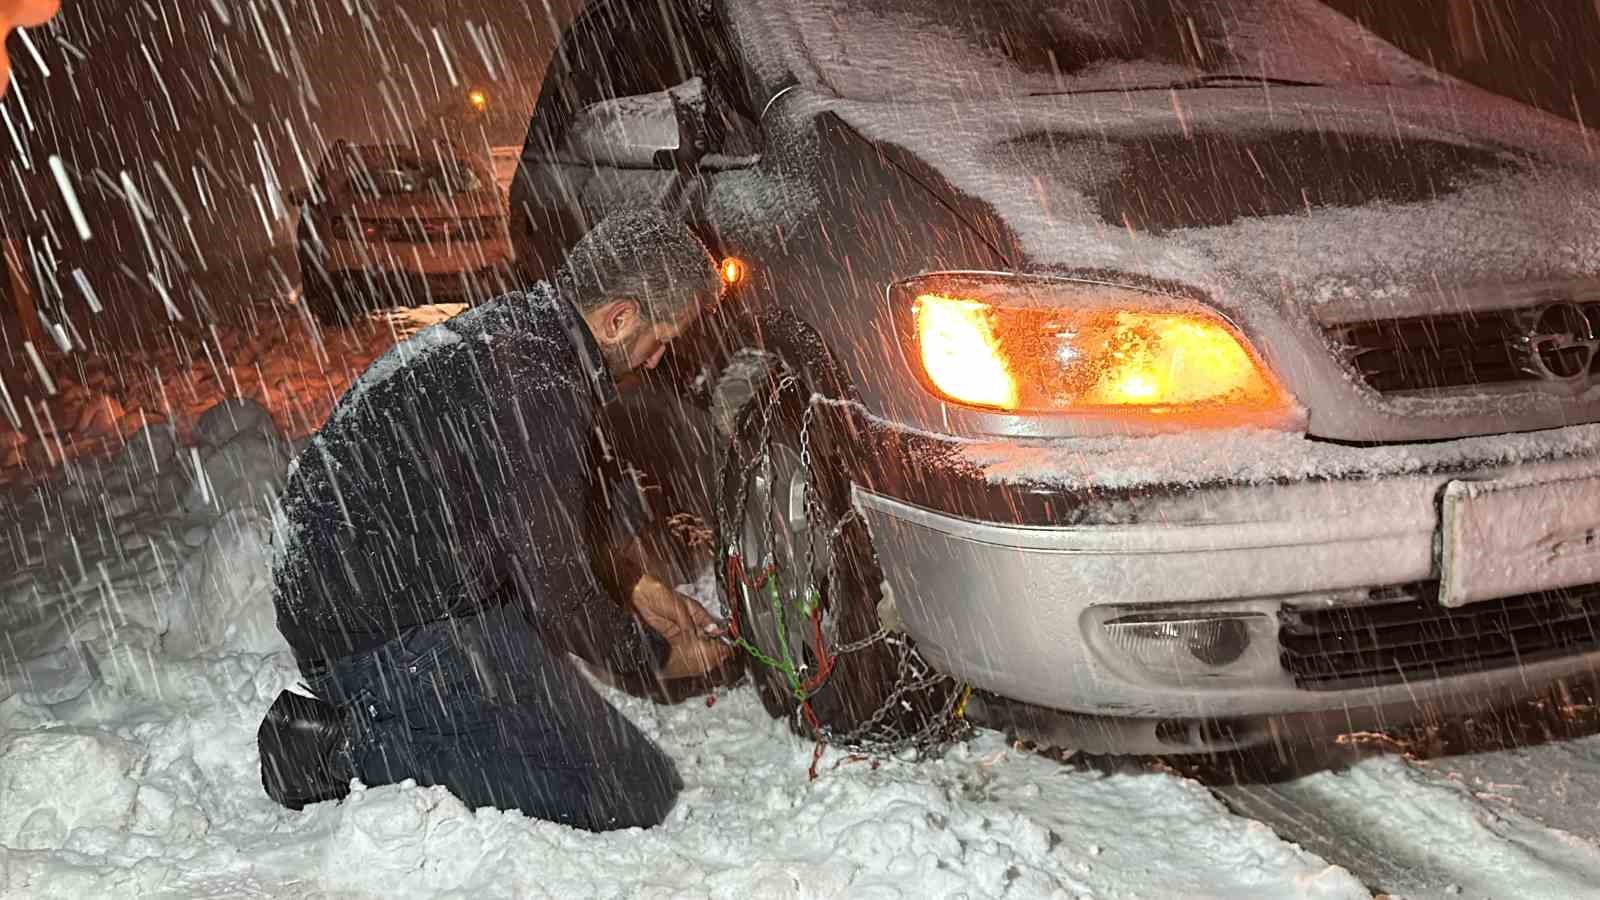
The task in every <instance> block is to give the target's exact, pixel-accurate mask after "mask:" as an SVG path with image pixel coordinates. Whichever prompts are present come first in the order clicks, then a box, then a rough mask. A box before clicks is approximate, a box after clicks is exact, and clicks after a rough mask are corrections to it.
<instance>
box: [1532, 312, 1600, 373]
mask: <svg viewBox="0 0 1600 900" xmlns="http://www.w3.org/2000/svg"><path fill="white" fill-rule="evenodd" d="M1590 315H1591V314H1590V313H1586V312H1585V311H1584V309H1583V307H1581V306H1579V305H1578V304H1576V303H1550V304H1546V305H1545V306H1541V307H1538V308H1536V309H1532V310H1528V311H1527V312H1525V313H1523V314H1522V315H1521V316H1520V317H1519V319H1520V321H1518V322H1517V328H1518V330H1519V331H1520V334H1518V336H1517V339H1516V343H1517V345H1518V347H1519V348H1520V350H1521V353H1520V354H1519V355H1520V356H1521V357H1522V360H1521V365H1522V369H1523V370H1524V371H1526V372H1527V373H1528V374H1530V375H1536V376H1538V377H1539V378H1542V379H1544V380H1545V381H1557V382H1564V383H1567V384H1574V385H1577V384H1580V383H1586V382H1587V381H1588V376H1589V371H1590V369H1591V367H1592V366H1593V365H1594V361H1595V355H1596V351H1597V350H1600V311H1597V312H1595V313H1594V318H1593V319H1591V317H1590Z"/></svg>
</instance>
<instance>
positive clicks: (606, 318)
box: [595, 297, 639, 344]
mask: <svg viewBox="0 0 1600 900" xmlns="http://www.w3.org/2000/svg"><path fill="white" fill-rule="evenodd" d="M601 311H602V313H603V315H602V316H601V319H600V332H601V333H600V334H597V335H595V337H597V338H599V340H600V342H601V343H604V344H609V343H615V342H616V341H619V340H622V339H624V338H626V337H627V336H628V335H629V334H630V333H632V331H633V329H634V326H635V325H636V324H637V322H638V320H639V302H638V301H637V300H633V299H631V298H628V297H620V298H618V299H615V300H611V301H608V302H607V303H606V305H605V306H603V307H602V308H601Z"/></svg>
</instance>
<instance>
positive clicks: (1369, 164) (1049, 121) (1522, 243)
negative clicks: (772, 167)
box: [824, 84, 1600, 315]
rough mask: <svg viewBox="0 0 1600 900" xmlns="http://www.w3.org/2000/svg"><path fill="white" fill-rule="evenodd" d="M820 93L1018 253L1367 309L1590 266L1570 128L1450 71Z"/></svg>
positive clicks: (1583, 183)
mask: <svg viewBox="0 0 1600 900" xmlns="http://www.w3.org/2000/svg"><path fill="white" fill-rule="evenodd" d="M824 105H825V106H826V108H827V109H828V110H829V111H831V112H834V113H835V114H837V115H838V116H840V117H841V118H842V119H843V120H844V121H845V122H846V123H847V124H848V125H850V126H851V127H852V128H854V129H855V130H857V131H858V132H860V133H861V134H862V135H863V136H865V137H867V138H869V139H871V140H873V141H876V142H880V143H885V144H891V145H896V146H899V147H902V148H904V149H905V150H907V151H909V152H911V153H912V154H914V155H916V156H917V157H918V158H919V159H921V160H923V161H924V162H926V163H927V164H928V165H930V166H931V167H932V168H933V169H935V170H936V171H937V172H938V174H939V175H940V176H942V177H943V178H944V179H945V180H946V181H947V182H948V183H949V185H950V186H951V187H952V188H953V189H954V190H956V191H959V192H961V193H963V194H966V195H969V196H970V197H972V198H975V199H977V200H979V201H981V202H982V203H983V204H986V205H987V206H988V207H990V208H992V209H993V210H994V213H995V216H996V218H997V219H998V224H999V225H1000V226H1001V230H1002V231H1003V232H1005V233H1008V234H1009V235H1011V236H1012V237H1013V238H1014V241H1015V244H1014V247H1013V248H1012V249H1013V252H1014V253H1017V254H1020V258H1018V259H1015V260H1013V262H1014V263H1015V265H1016V267H1017V268H1018V269H1020V270H1024V271H1030V270H1031V271H1049V270H1072V269H1076V270H1101V271H1110V272H1120V273H1127V274H1129V275H1133V276H1142V277H1149V278H1159V279H1166V280H1171V281H1176V282H1181V283H1184V284H1188V285H1191V286H1194V287H1196V288H1200V289H1202V290H1206V291H1208V292H1210V293H1211V294H1212V296H1213V297H1215V298H1216V299H1217V301H1218V302H1219V303H1222V304H1223V305H1226V306H1231V307H1237V306H1241V305H1253V304H1260V303H1280V304H1293V305H1309V306H1317V305H1321V304H1327V303H1330V302H1333V301H1343V302H1352V301H1353V302H1357V303H1362V304H1375V305H1377V306H1375V308H1374V309H1373V311H1374V312H1375V313H1378V314H1380V315H1381V314H1383V310H1382V308H1381V305H1382V304H1400V305H1401V307H1402V308H1403V307H1404V305H1405V303H1406V299H1407V298H1410V297H1412V296H1413V295H1415V294H1416V293H1417V292H1419V291H1424V290H1428V289H1437V288H1438V287H1439V286H1440V285H1447V286H1462V285H1473V284H1485V283H1508V282H1513V283H1514V282H1524V281H1545V280H1552V279H1570V278H1578V277H1588V276H1593V275H1596V274H1600V227H1597V226H1600V166H1596V165H1595V163H1594V162H1593V160H1592V159H1591V158H1590V157H1589V155H1588V147H1587V145H1586V142H1585V138H1584V135H1583V133H1582V132H1581V131H1580V130H1579V129H1578V128H1577V127H1576V126H1570V125H1568V124H1567V123H1564V122H1562V121H1560V120H1557V119H1555V118H1553V117H1550V116H1547V115H1545V114H1543V113H1539V112H1537V111H1535V110H1532V109H1528V108H1525V107H1521V106H1519V105H1517V104H1514V103H1510V102H1509V101H1504V100H1501V99H1499V98H1495V97H1493V96H1491V95H1488V94H1486V93H1484V92H1481V91H1478V90H1476V89H1473V88H1468V87H1466V86H1463V85H1459V84H1443V85H1421V86H1410V87H1394V86H1348V85H1342V86H1338V87H1284V86H1261V85H1250V86H1248V87H1223V88H1208V89H1199V90H1147V91H1132V92H1121V91H1116V92H1097V93H1088V94H1074V95H1054V96H1039V97H1019V98H991V99H988V100H985V101H982V102H971V103H955V104H952V103H938V104H905V103H876V102H861V101H848V100H830V101H825V102H824ZM1398 312H1400V309H1399V308H1397V309H1395V310H1393V312H1391V313H1390V314H1394V313H1398Z"/></svg>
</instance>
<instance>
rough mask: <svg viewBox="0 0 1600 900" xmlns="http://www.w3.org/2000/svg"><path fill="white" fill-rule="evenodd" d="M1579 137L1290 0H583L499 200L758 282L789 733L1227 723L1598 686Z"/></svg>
mask: <svg viewBox="0 0 1600 900" xmlns="http://www.w3.org/2000/svg"><path fill="white" fill-rule="evenodd" d="M1593 143H1594V139H1593V135H1592V134H1591V133H1589V132H1586V131H1585V130H1584V129H1583V128H1582V127H1581V126H1579V125H1578V124H1575V123H1571V122H1568V121H1565V120H1562V119H1558V118H1556V117H1554V116H1551V115H1548V114H1546V113H1543V112H1540V111H1537V110H1534V109H1532V108H1529V107H1526V106H1523V105H1521V104H1518V103H1515V102H1513V101H1511V100H1508V99H1505V98H1501V97H1497V96H1494V95H1492V94H1489V93H1487V92H1485V91H1483V90H1480V89H1478V88H1475V87H1472V86H1470V85H1468V84H1465V83H1463V82H1461V81H1458V80H1456V79H1453V78H1451V77H1448V76H1446V75H1444V74H1442V73H1440V72H1438V71H1436V70H1435V69H1433V68H1430V67H1429V66H1427V65H1424V64H1423V63H1421V62H1419V61H1417V60H1415V59H1412V58H1410V57H1407V56H1405V55H1404V54H1402V53H1400V52H1399V51H1398V50H1396V49H1395V48H1393V47H1392V46H1390V45H1388V44H1386V43H1385V42H1383V41H1382V40H1380V39H1379V38H1377V37H1376V36H1375V35H1373V34H1371V33H1369V32H1367V31H1366V30H1364V29H1363V28H1361V27H1360V26H1359V25H1357V24H1356V23H1355V22H1354V21H1352V20H1351V19H1349V18H1347V17H1345V16H1343V15H1341V14H1339V13H1338V12H1336V11H1334V10H1332V9H1330V8H1329V7H1327V6H1324V5H1322V4H1320V3H1316V2H1313V0H1221V2H1216V3H1208V4H1198V5H1197V4H1177V3H1167V2H1155V3H1150V4H1140V5H1134V4H1103V3H1095V2H1088V0H1083V2H1075V0H1068V2H1061V0H1005V2H996V3H992V4H970V3H965V2H960V0H873V2H871V3H856V2H849V0H716V2H711V3H685V4H681V5H672V4H658V3H655V2H646V3H625V2H598V3H591V4H589V6H588V7H587V8H586V10H585V11H584V12H583V13H582V14H581V15H580V16H579V17H578V18H577V19H576V20H575V21H574V22H573V24H572V25H571V26H570V27H569V28H568V29H567V30H566V32H565V33H564V35H563V37H562V40H561V44H560V47H559V50H558V53H557V56H556V59H555V61H554V62H553V63H552V65H551V67H550V69H549V71H548V74H547V76H546V79H545V81H544V83H543V85H542V88H541V92H540V95H539V99H538V102H537V105H536V107H535V111H534V116H533V121H532V123H531V124H530V128H529V133H528V138H527V141H526V143H525V145H524V148H523V153H522V160H521V166H520V169H519V171H518V174H517V176H516V179H515V180H514V182H513V185H512V188H511V205H512V218H513V223H512V226H511V228H512V235H513V241H514V243H515V244H516V245H517V256H518V265H519V266H520V267H521V268H522V270H523V271H524V273H525V274H527V275H528V276H529V277H541V276H542V275H543V274H545V273H547V272H548V271H549V270H550V268H551V267H552V266H553V265H555V264H556V263H557V262H559V260H560V258H561V255H562V254H563V253H564V252H565V249H566V248H567V247H569V246H570V245H571V243H572V242H573V241H575V240H576V239H577V238H578V237H579V236H581V235H582V234H583V233H584V231H585V230H587V229H588V228H589V227H591V226H592V225H593V224H594V223H595V222H596V221H598V220H599V219H601V218H603V217H604V216H606V215H608V214H610V213H611V212H614V211H616V210H618V209H623V208H628V207H630V206H639V205H644V204H666V205H668V207H669V208H671V209H673V210H676V211H678V212H680V213H681V214H682V215H683V216H684V217H685V219H686V221H688V222H690V223H691V224H692V225H693V226H694V227H695V228H697V229H699V231H700V232H701V233H702V234H703V235H705V237H706V240H707V242H708V245H709V246H711V247H712V248H713V249H714V251H715V253H717V254H718V255H720V256H722V257H726V258H728V259H730V260H735V261H737V263H738V265H740V266H741V267H742V268H743V270H744V271H745V273H746V274H745V275H744V276H743V283H742V284H741V285H740V286H739V289H738V291H737V294H736V298H735V300H734V301H732V302H730V303H725V304H724V309H722V310H721V312H720V313H719V319H720V320H721V328H720V335H721V336H720V338H719V341H718V342H712V343H714V344H717V343H720V346H721V353H720V355H718V354H711V355H708V356H707V357H706V358H705V360H704V361H703V362H702V363H701V364H702V365H703V366H704V367H705V371H706V372H709V373H712V374H713V376H714V377H712V378H710V379H709V381H708V383H711V384H714V385H716V386H717V391H716V395H717V397H723V396H724V395H726V396H738V397H741V398H746V399H747V401H748V402H746V403H745V409H744V412H743V413H742V414H741V416H740V418H739V419H738V424H737V425H734V426H731V427H729V429H728V431H729V432H730V433H729V435H728V440H727V442H726V453H725V455H724V465H723V466H722V467H721V470H720V471H721V472H722V477H721V480H720V483H718V484H717V485H715V486H714V487H713V488H712V491H711V492H712V494H713V495H714V496H713V498H712V503H713V505H714V506H715V509H716V511H717V513H718V516H717V518H718V539H717V541H718V551H719V556H718V561H717V570H718V575H719V578H720V580H721V583H722V585H723V587H724V589H725V591H726V595H727V597H728V599H729V601H730V626H731V627H732V628H733V630H734V631H735V632H736V633H737V634H738V639H739V641H740V642H741V645H742V646H744V647H746V649H748V650H749V651H750V658H751V659H752V661H753V663H752V665H753V668H754V670H755V672H756V674H757V682H758V685H759V686H760V687H761V689H762V693H763V698H764V699H765V700H766V701H767V703H768V706H769V709H771V710H772V711H773V712H774V713H776V714H779V715H783V716H785V717H787V718H788V719H789V720H790V721H791V722H792V723H794V724H795V725H796V727H797V730H800V731H802V732H803V733H808V734H817V735H820V736H823V737H828V738H831V739H835V740H839V741H841V742H845V743H856V744H859V745H864V746H877V747H894V746H900V745H903V744H905V743H908V742H912V743H914V742H917V741H918V740H919V739H922V738H937V737H938V735H939V734H940V728H941V727H942V726H941V723H947V722H948V721H949V720H950V719H951V718H952V716H955V715H964V716H965V717H966V718H967V719H970V720H973V721H978V722H981V723H984V724H991V725H994V726H996V727H1000V728H1005V729H1007V730H1009V731H1011V732H1012V733H1014V734H1016V735H1017V736H1018V737H1022V738H1027V739H1030V740H1034V741H1038V742H1041V743H1047V744H1052V745H1058V746H1066V747H1072V748H1075V749H1079V750H1083V751H1086V752H1092V753H1111V752H1115V753H1136V754H1183V753H1199V752H1213V751H1227V750H1233V749H1237V748H1245V747H1252V746H1262V745H1270V744H1273V743H1280V744H1281V743H1284V742H1289V741H1296V740H1317V739H1325V737H1326V736H1327V735H1330V734H1332V733H1338V732H1348V731H1354V730H1361V729H1367V728H1376V727H1381V726H1389V725H1403V724H1408V723H1418V722H1425V721H1430V720H1432V719H1433V718H1435V717H1437V716H1440V715H1465V714H1470V713H1472V712H1474V711H1476V710H1479V709H1484V708H1491V707H1493V706H1496V705H1498V704H1501V703H1512V702H1518V701H1522V700H1525V699H1527V698H1529V697H1531V696H1535V695H1538V694H1541V693H1543V692H1546V691H1553V690H1559V688H1560V687H1561V685H1563V684H1567V683H1572V682H1577V681H1584V680H1587V679H1589V678H1590V677H1591V676H1592V674H1593V671H1594V668H1595V666H1596V663H1597V662H1600V629H1597V627H1596V626H1597V624H1600V425H1597V424H1595V423H1596V422H1597V421H1600V279H1597V276H1600V228H1597V227H1596V225H1597V223H1600V168H1597V166H1596V163H1595V156H1594V149H1593ZM725 371H726V372H733V373H734V374H733V375H727V374H723V373H724V372H725ZM740 373H742V374H740ZM741 378H742V379H743V381H742V384H743V387H742V388H741V389H736V390H735V389H728V390H724V389H723V387H724V386H725V385H727V384H731V383H735V382H738V381H739V379H741Z"/></svg>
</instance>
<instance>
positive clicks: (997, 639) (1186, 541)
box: [855, 458, 1600, 720]
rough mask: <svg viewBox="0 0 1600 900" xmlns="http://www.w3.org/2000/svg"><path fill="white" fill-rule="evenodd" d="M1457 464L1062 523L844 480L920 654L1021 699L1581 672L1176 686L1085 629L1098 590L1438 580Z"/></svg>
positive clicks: (1586, 656)
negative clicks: (1443, 515)
mask: <svg viewBox="0 0 1600 900" xmlns="http://www.w3.org/2000/svg"><path fill="white" fill-rule="evenodd" d="M1514 471H1515V472H1516V474H1517V475H1518V476H1519V477H1540V478H1545V477H1548V478H1551V479H1555V478H1581V477H1596V476H1600V461H1597V460H1595V459H1592V458H1582V459H1568V460H1563V461H1556V462H1544V463H1527V464H1523V465H1519V466H1516V467H1515V468H1514ZM1496 474H1497V473H1496V472H1494V471H1485V472H1481V473H1474V474H1473V476H1472V477H1493V476H1495V475H1496ZM1461 477H1462V476H1461V475H1459V474H1457V475H1451V476H1445V475H1438V474H1427V473H1417V474H1409V475H1397V476H1392V477H1384V478H1372V479H1365V480H1338V481H1320V482H1310V481H1307V482H1301V483H1296V484H1288V485H1257V486H1231V487H1227V488H1209V489H1205V490H1203V491H1197V492H1195V494H1194V495H1192V496H1186V497H1184V498H1183V500H1182V501H1181V506H1180V505H1178V502H1175V505H1174V508H1173V514H1172V515H1171V516H1170V517H1163V516H1161V515H1159V514H1152V513H1151V511H1150V510H1146V511H1145V512H1144V514H1143V515H1142V521H1141V522H1140V523H1138V524H1128V525H1105V526H1078V527H1062V528H1049V527H1019V526H1015V525H1007V524H1003V523H994V522H978V521H972V520H969V519H964V518H957V517H951V516H948V515H944V514H942V513H939V512H934V511H931V510H928V509H923V508H920V507H916V506H912V505H909V504H907V503H903V502H901V501H899V500H896V499H894V498H891V497H888V496H884V495H882V494H877V493H873V492H871V491H868V490H865V489H863V488H861V487H859V486H857V488H856V489H855V503H856V506H857V508H858V509H859V510H861V512H862V513H863V514H864V515H865V517H866V520H867V523H868V526H869V529H870V530H871V533H872V536H873V541H874V544H875V547H876V549H877V552H878V556H879V559H880V561H881V563H882V566H883V574H884V579H885V584H884V587H885V589H886V591H887V592H888V593H889V595H891V596H892V599H893V602H894V605H895V607H896V609H897V611H898V614H899V617H900V618H901V620H902V621H903V622H904V624H905V627H906V630H907V631H908V632H909V633H910V634H911V635H912V636H913V637H915V638H916V640H917V643H918V646H919V648H920V649H921V650H922V652H923V653H924V655H925V656H926V657H927V658H928V659H929V661H930V662H932V663H933V664H934V665H936V666H938V667H940V668H941V669H944V670H945V671H948V672H950V673H952V674H954V675H956V676H958V677H960V678H962V679H964V680H966V681H968V682H970V683H972V684H973V685H975V686H977V687H979V688H982V689H984V690H988V691H992V692H993V693H995V694H999V695H1001V696H1003V697H1006V698H1011V699H1013V700H1018V701H1022V702H1024V703H1028V704H1034V705H1038V706H1042V707H1048V708H1051V709H1055V710H1064V711H1068V712H1071V713H1077V714H1087V715H1094V716H1114V717H1119V718H1121V717H1126V718H1147V719H1153V718H1168V717H1171V718H1184V719H1195V720H1199V719H1209V718H1234V717H1248V716H1274V715H1283V714H1294V713H1317V712H1327V711H1336V710H1355V709H1367V708H1383V709H1385V710H1391V711H1392V710H1395V709H1397V708H1401V707H1404V706H1405V705H1407V704H1410V705H1411V706H1413V707H1416V708H1418V709H1419V710H1420V709H1421V708H1422V707H1423V706H1424V705H1428V704H1432V705H1435V706H1446V705H1454V703H1455V701H1459V700H1462V699H1465V698H1471V697H1475V696H1480V695H1484V694H1486V693H1491V692H1497V693H1498V692H1505V691H1507V690H1510V691H1512V692H1529V693H1531V692H1534V691H1537V690H1538V689H1539V688H1540V687H1542V686H1544V685H1548V684H1550V683H1552V682H1554V681H1556V680H1559V679H1562V678H1565V677H1569V676H1577V675H1582V674H1588V673H1591V672H1593V671H1595V670H1596V668H1597V665H1600V652H1596V653H1580V654H1577V655H1572V656H1567V657H1562V658H1558V659H1550V660H1545V661H1542V662H1537V663H1530V664H1527V665H1524V666H1521V667H1507V668H1503V669H1495V670H1491V671H1481V672H1473V673H1468V674H1461V675H1456V676H1451V677H1444V678H1434V679H1429V680H1416V679H1413V680H1410V681H1408V682H1405V683H1399V684H1389V685H1381V686H1375V687H1366V688H1361V689H1352V690H1304V689H1301V688H1298V687H1296V685H1295V682H1294V680H1293V678H1291V677H1290V676H1289V675H1288V674H1287V673H1285V672H1282V671H1279V672H1278V673H1277V674H1276V675H1275V676H1274V675H1267V676H1264V677H1262V678H1259V679H1256V680H1255V681H1253V682H1251V683H1247V684H1226V685H1224V684H1209V683H1186V684H1181V685H1175V684H1171V683H1167V682H1163V680H1162V679H1160V678H1154V677H1147V676H1146V675H1145V674H1143V673H1141V671H1140V670H1139V668H1138V667H1137V666H1134V665H1129V664H1127V663H1126V661H1125V660H1120V659H1119V658H1118V655H1117V653H1116V652H1115V651H1114V650H1112V649H1110V648H1108V646H1107V644H1106V642H1105V641H1104V640H1103V639H1102V638H1101V637H1100V635H1099V634H1098V632H1099V628H1100V626H1099V625H1098V624H1097V623H1098V621H1099V619H1098V618H1097V617H1096V615H1094V614H1093V613H1092V612H1091V611H1094V610H1096V608H1097V607H1104V606H1108V605H1116V606H1121V607H1127V606H1135V607H1137V606H1143V605H1152V606H1153V605H1161V604H1185V603H1196V604H1200V603H1204V604H1207V608H1218V607H1219V606H1220V607H1221V608H1225V609H1228V610H1238V611H1255V612H1260V613H1267V614H1268V615H1269V616H1270V617H1271V618H1272V621H1273V622H1276V614H1277V612H1278V611H1279V609H1281V608H1282V606H1283V605H1284V604H1286V603H1293V604H1312V605H1315V604H1321V605H1333V604H1336V603H1339V602H1343V601H1344V600H1347V599H1348V598H1349V597H1350V592H1351V591H1361V590H1364V589H1368V588H1373V587H1378V586H1384V585H1396V584H1404V583H1409V582H1416V581H1424V580H1428V579H1435V578H1438V577H1439V570H1438V564H1437V561H1436V557H1437V552H1436V535H1437V533H1438V529H1439V513H1438V497H1439V496H1440V493H1441V491H1442V490H1443V488H1444V487H1445V485H1446V484H1447V483H1448V482H1450V481H1451V480H1455V479H1458V478H1461ZM1341 593H1342V594H1343V598H1341V596H1340V595H1341ZM1099 612H1102V613H1103V612H1104V610H1099ZM1273 652H1274V654H1275V652H1276V651H1275V650H1274V651H1273ZM1269 665H1270V664H1269ZM1391 718H1392V716H1391Z"/></svg>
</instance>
